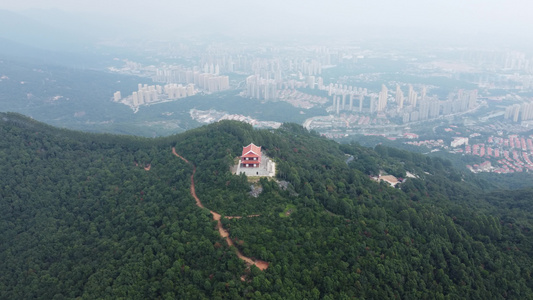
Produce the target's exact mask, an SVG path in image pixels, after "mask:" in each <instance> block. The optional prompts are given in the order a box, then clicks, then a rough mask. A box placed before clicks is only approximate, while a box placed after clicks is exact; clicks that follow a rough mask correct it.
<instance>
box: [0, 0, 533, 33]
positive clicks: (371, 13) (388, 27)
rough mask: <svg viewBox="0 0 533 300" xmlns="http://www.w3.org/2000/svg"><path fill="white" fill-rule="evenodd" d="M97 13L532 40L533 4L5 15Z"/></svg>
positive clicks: (462, 1)
mask: <svg viewBox="0 0 533 300" xmlns="http://www.w3.org/2000/svg"><path fill="white" fill-rule="evenodd" d="M31 8H42V9H61V10H65V11H72V12H91V13H99V14H106V15H110V16H116V17H121V18H126V19H131V20H135V21H136V22H138V23H142V24H147V25H150V26H153V28H157V29H158V30H159V31H161V30H163V29H164V30H166V31H169V32H176V31H180V32H187V31H200V32H204V33H209V32H213V33H221V32H227V33H232V32H233V31H235V32H242V33H248V34H250V33H253V32H257V33H259V34H271V35H272V34H277V33H285V34H288V33H295V34H308V35H312V34H314V33H319V34H327V33H332V34H335V35H342V34H357V33H361V34H363V33H368V32H370V33H372V34H384V35H387V36H394V35H395V34H402V35H403V34H405V33H406V32H407V33H409V32H412V33H414V34H459V35H463V34H464V35H473V34H481V35H493V36H513V37H516V38H524V39H531V38H532V37H533V34H532V31H533V30H531V29H532V28H533V18H532V17H531V16H530V15H528V14H530V12H532V11H533V1H528V0H447V1H441V0H407V1H400V0H372V1H370V0H351V1H350V0H337V1H335V0H333V1H323V0H268V1H267V0H261V1H254V0H224V1H218V0H190V1H180V0H177V1H172V0H154V1H138V0H91V1H72V0H17V1H2V2H1V3H0V9H8V10H15V11H17V10H24V9H31Z"/></svg>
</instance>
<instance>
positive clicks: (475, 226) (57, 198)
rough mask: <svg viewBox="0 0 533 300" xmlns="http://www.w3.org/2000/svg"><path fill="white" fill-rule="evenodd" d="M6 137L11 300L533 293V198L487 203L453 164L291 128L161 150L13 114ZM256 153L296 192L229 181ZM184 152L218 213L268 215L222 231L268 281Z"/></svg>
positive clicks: (164, 142) (6, 272)
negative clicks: (237, 162) (239, 160)
mask: <svg viewBox="0 0 533 300" xmlns="http://www.w3.org/2000/svg"><path fill="white" fill-rule="evenodd" d="M0 131H1V132H2V136H3V137H4V138H3V140H2V141H1V143H0V161H1V163H2V165H3V166H5V168H2V169H1V171H0V172H1V175H2V176H0V178H1V179H0V180H1V181H0V186H2V187H3V189H2V190H1V192H0V205H1V207H0V210H1V211H2V212H3V215H4V217H3V218H2V220H1V221H0V230H2V232H3V233H4V234H3V235H2V237H1V240H0V257H1V258H2V260H3V261H4V262H5V264H3V267H2V266H0V268H2V272H0V274H2V275H0V278H1V280H0V291H1V292H0V298H31V297H33V298H43V299H44V298H46V299H51V298H54V297H55V298H58V299H61V298H76V297H81V298H82V299H84V298H87V299H89V298H121V297H124V298H131V299H141V298H142V299H146V298H198V299H203V298H214V299H216V298H228V297H231V298H235V299H239V298H250V297H251V298H273V299H282V298H284V299H287V298H295V299H301V298H324V299H328V298H332V299H333V298H334V299H339V298H341V299H342V298H350V297H355V298H391V297H400V298H446V297H460V298H473V299H475V298H480V299H481V298H483V299H491V298H495V297H507V298H531V297H532V282H531V279H530V277H529V275H528V274H529V273H528V272H529V271H528V270H530V267H531V265H532V260H531V258H530V257H532V255H531V254H532V253H533V252H532V247H531V245H532V243H531V242H532V241H533V239H532V237H531V231H530V230H529V228H531V227H530V221H529V216H530V211H529V210H526V211H523V212H519V211H517V210H516V208H517V207H524V206H526V207H527V206H528V205H529V201H528V200H527V199H530V198H528V197H529V196H530V195H531V194H532V192H531V190H518V191H515V192H513V193H512V196H513V197H514V200H512V199H511V198H507V196H508V195H509V193H506V192H505V191H498V192H496V193H484V192H483V191H482V188H483V184H484V183H483V182H475V181H472V180H471V178H470V177H469V176H468V175H467V174H463V173H461V172H460V171H457V170H455V169H453V168H451V166H450V165H451V164H450V163H449V162H446V161H445V160H442V159H438V158H427V157H425V156H423V155H421V154H415V153H409V152H405V151H401V150H397V149H394V148H387V147H376V148H375V149H370V148H364V147H360V146H358V145H357V144H343V145H340V144H337V143H335V142H333V141H330V140H327V139H325V138H323V137H320V136H319V135H318V134H316V133H313V132H308V131H307V130H305V129H304V128H302V127H301V126H299V125H296V124H288V123H286V124H284V125H283V126H282V127H280V129H278V130H256V129H253V128H252V127H251V126H250V125H247V124H243V123H239V122H233V121H224V122H219V123H214V124H211V125H207V126H203V127H200V128H196V129H192V130H190V131H187V132H185V133H182V134H179V135H173V136H169V137H163V138H153V139H149V138H139V137H130V136H117V135H110V134H105V135H102V134H87V133H82V132H76V131H70V130H66V129H56V128H54V127H52V126H48V125H44V124H42V123H39V122H37V121H34V120H31V119H29V118H27V117H23V116H21V115H18V114H13V113H1V114H0ZM250 142H254V143H256V144H257V145H261V146H262V147H263V149H264V151H266V153H267V154H268V155H269V157H272V158H273V159H274V160H275V161H276V162H277V165H278V170H279V172H278V174H277V180H278V181H285V182H287V185H288V188H287V189H284V188H283V187H282V186H280V185H279V184H278V183H277V182H276V181H269V180H266V179H261V180H260V181H259V182H258V183H257V184H259V185H261V187H262V188H263V191H262V193H261V194H259V196H258V197H257V198H255V197H252V196H250V195H249V194H248V193H249V191H250V185H251V183H250V182H248V180H247V178H246V177H245V176H242V175H241V176H238V175H232V174H231V173H230V172H229V166H230V165H231V164H232V163H233V159H234V157H235V156H238V155H239V154H240V153H239V151H240V150H242V146H243V145H247V144H249V143H250ZM172 147H175V148H176V151H178V152H179V153H180V154H181V155H183V156H184V157H186V158H187V159H188V160H189V161H190V162H192V163H194V164H195V165H196V168H197V173H196V175H195V181H196V192H197V193H198V196H199V197H200V198H202V202H203V203H204V204H205V205H206V206H207V207H209V208H210V209H213V210H216V211H217V212H220V213H221V215H251V214H260V216H258V217H254V218H240V219H238V218H233V219H224V218H222V219H221V222H222V223H223V225H224V227H225V228H227V229H228V230H229V234H230V238H231V239H232V240H233V241H234V243H235V246H236V247H238V249H239V250H240V251H241V252H242V254H243V255H245V256H247V257H254V258H256V259H260V260H264V261H268V262H269V263H270V266H269V268H268V269H266V270H265V271H262V272H261V271H259V270H258V269H257V268H254V267H252V268H251V269H249V270H248V271H246V266H245V265H244V263H243V262H242V261H240V260H239V259H238V258H237V256H236V255H235V253H234V251H232V250H231V248H228V247H226V246H224V243H225V242H224V240H223V239H221V238H220V236H219V235H218V232H217V230H216V222H215V221H213V220H212V219H211V218H210V215H209V213H208V212H206V211H205V210H202V209H199V208H198V207H196V205H195V200H194V199H193V198H192V196H191V195H190V193H189V188H190V175H191V173H192V167H191V166H190V165H188V164H187V163H185V162H182V161H181V160H179V159H177V158H176V157H175V156H174V155H173V154H172V152H171V149H172ZM346 154H348V155H353V156H354V160H353V161H351V162H348V163H347V162H346ZM147 164H150V166H151V167H150V168H149V170H146V169H145V168H144V167H145V166H146V165H147ZM387 170H388V171H387ZM383 171H387V172H390V173H397V175H401V173H402V172H405V171H409V172H411V173H413V174H416V175H417V176H418V177H419V178H408V179H407V180H406V181H405V182H404V183H401V184H400V185H399V188H392V187H390V186H389V185H388V184H385V183H378V182H375V181H373V180H372V179H371V178H370V175H376V174H375V172H383ZM426 173H428V174H426ZM287 208H290V210H291V213H290V215H288V216H287V215H284V214H282V215H283V216H280V212H283V211H285V210H286V209H287ZM243 272H248V273H247V276H246V280H244V281H243V280H242V279H241V276H242V274H243Z"/></svg>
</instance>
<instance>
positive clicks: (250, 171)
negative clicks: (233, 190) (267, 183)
mask: <svg viewBox="0 0 533 300" xmlns="http://www.w3.org/2000/svg"><path fill="white" fill-rule="evenodd" d="M232 170H233V174H236V175H239V174H240V173H244V175H246V176H248V177H251V176H261V177H274V176H276V163H275V162H273V161H272V160H271V159H270V158H269V157H268V156H266V155H265V154H264V153H262V152H261V164H259V167H257V168H249V167H248V168H246V167H241V160H240V159H239V163H238V164H237V165H236V166H233V168H232Z"/></svg>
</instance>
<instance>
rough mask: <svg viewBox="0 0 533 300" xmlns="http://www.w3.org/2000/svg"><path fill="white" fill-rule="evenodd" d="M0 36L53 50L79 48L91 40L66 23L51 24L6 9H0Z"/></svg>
mask: <svg viewBox="0 0 533 300" xmlns="http://www.w3.org/2000/svg"><path fill="white" fill-rule="evenodd" d="M57 25H59V24H57ZM0 37H2V38H4V39H8V40H12V41H14V42H17V43H20V44H25V45H28V46H32V47H36V48H41V49H47V50H53V51H57V50H62V51H69V50H80V49H83V48H84V47H86V46H87V45H88V44H89V43H90V42H91V41H92V40H91V39H89V38H88V36H87V35H84V34H78V35H76V34H74V33H73V32H72V31H70V30H69V27H68V25H67V24H65V25H64V26H63V27H60V26H51V25H49V24H46V23H43V22H40V21H37V20H35V19H33V18H30V17H26V16H24V15H22V14H19V13H15V12H12V11H8V10H0Z"/></svg>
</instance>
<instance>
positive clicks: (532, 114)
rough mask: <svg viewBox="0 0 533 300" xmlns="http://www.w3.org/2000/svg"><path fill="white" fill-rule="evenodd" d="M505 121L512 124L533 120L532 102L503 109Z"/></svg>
mask: <svg viewBox="0 0 533 300" xmlns="http://www.w3.org/2000/svg"><path fill="white" fill-rule="evenodd" d="M504 117H505V119H507V120H512V121H513V122H519V121H520V122H521V121H529V120H533V102H531V101H530V102H525V103H522V104H514V105H511V106H508V107H507V108H506V109H505V115H504Z"/></svg>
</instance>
